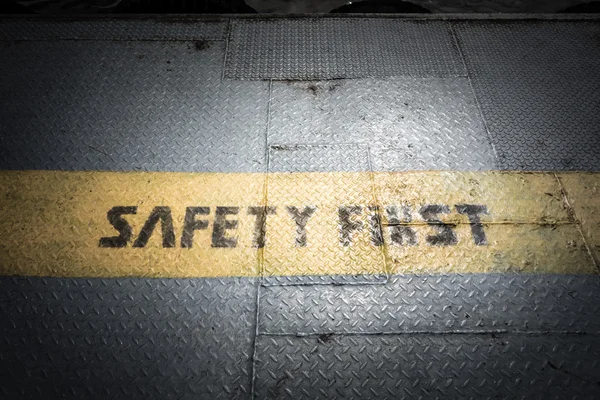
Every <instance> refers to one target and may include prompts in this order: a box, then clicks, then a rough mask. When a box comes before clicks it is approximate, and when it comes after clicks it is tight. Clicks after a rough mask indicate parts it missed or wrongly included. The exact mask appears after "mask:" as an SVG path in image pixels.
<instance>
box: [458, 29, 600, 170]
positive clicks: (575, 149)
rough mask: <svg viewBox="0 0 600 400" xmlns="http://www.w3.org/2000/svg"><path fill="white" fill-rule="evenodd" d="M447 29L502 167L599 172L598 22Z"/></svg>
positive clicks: (599, 62) (599, 35) (599, 93)
mask: <svg viewBox="0 0 600 400" xmlns="http://www.w3.org/2000/svg"><path fill="white" fill-rule="evenodd" d="M455 30H456V33H457V38H458V41H459V43H460V46H461V48H462V50H463V55H464V58H465V61H466V64H467V69H468V71H469V76H470V78H471V79H472V82H473V86H474V89H475V93H476V95H477V98H478V100H479V104H480V105H481V109H482V112H483V116H484V118H485V120H486V122H487V126H488V128H489V131H490V133H491V136H492V139H493V143H494V145H495V147H496V150H497V153H498V163H499V166H500V167H501V168H502V169H509V170H521V169H526V170H599V169H600V157H598V154H599V153H600V130H599V128H598V127H599V126H600V74H598V71H599V70H600V46H598V40H599V38H600V24H598V23H597V22H577V23H576V22H552V23H543V22H511V21H501V22H492V21H490V22H486V23H482V22H472V23H461V24H457V25H456V26H455Z"/></svg>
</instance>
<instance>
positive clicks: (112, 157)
mask: <svg viewBox="0 0 600 400" xmlns="http://www.w3.org/2000/svg"><path fill="white" fill-rule="evenodd" d="M196 44H197V43H195V42H134V43H131V42H82V41H61V42H11V43H5V44H4V45H0V104H2V110H1V111H0V131H2V136H1V137H0V168H2V169H66V170H90V169H96V170H154V171H211V172H219V171H223V172H235V171H240V172H266V159H265V152H266V148H265V139H264V137H265V132H266V123H267V103H268V96H269V93H268V92H269V89H268V83H267V82H239V81H222V80H221V74H222V65H223V59H224V55H225V54H224V50H225V45H224V44H223V43H221V42H211V43H204V44H202V46H197V45H196Z"/></svg>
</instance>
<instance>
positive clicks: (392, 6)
mask: <svg viewBox="0 0 600 400" xmlns="http://www.w3.org/2000/svg"><path fill="white" fill-rule="evenodd" d="M331 12H332V13H335V14H352V13H356V14H370V13H378V14H388V13H391V14H405V13H408V14H413V13H414V14H429V13H431V11H429V10H428V9H426V8H425V7H421V6H419V5H417V4H413V3H409V2H407V1H391V0H372V1H359V2H356V3H352V4H346V5H345V6H342V7H339V8H336V9H334V10H332V11H331Z"/></svg>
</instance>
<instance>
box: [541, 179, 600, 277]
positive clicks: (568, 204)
mask: <svg viewBox="0 0 600 400" xmlns="http://www.w3.org/2000/svg"><path fill="white" fill-rule="evenodd" d="M553 175H554V177H555V178H556V181H557V182H558V185H559V186H560V190H561V193H562V196H563V202H564V205H565V207H566V208H567V210H568V213H569V215H570V216H571V217H572V218H573V219H574V220H575V226H576V227H577V231H578V232H579V235H580V236H581V240H582V241H583V244H584V245H585V248H586V249H587V252H588V254H589V255H590V258H591V259H592V262H593V263H594V266H595V267H596V269H597V270H598V272H600V266H599V265H598V260H597V259H596V256H595V254H594V252H592V249H591V248H590V245H589V243H588V240H587V238H586V237H585V234H584V233H583V229H582V228H581V219H580V218H579V217H578V216H577V212H576V211H575V208H573V206H571V202H570V201H569V193H568V192H567V189H566V188H565V185H564V183H563V181H562V180H561V179H560V176H558V174H556V173H554V174H553Z"/></svg>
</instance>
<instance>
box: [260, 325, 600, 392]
mask: <svg viewBox="0 0 600 400" xmlns="http://www.w3.org/2000/svg"><path fill="white" fill-rule="evenodd" d="M599 356H600V343H599V342H598V340H596V339H595V338H592V337H585V336H582V337H579V336H576V337H570V336H566V337H565V336H554V337H545V336H514V335H497V334H486V335H458V336H441V335H426V336H421V335H416V336H410V335H409V336H393V337H388V336H329V335H322V336H313V337H309V338H294V337H261V338H260V340H259V342H258V351H257V371H258V376H257V380H258V384H257V388H258V392H257V397H258V398H290V399H291V398H293V399H361V398H378V399H459V398H460V399H495V398H506V397H511V398H527V399H556V400H560V399H565V398H577V397H579V396H581V397H585V398H594V397H597V396H598V395H600V386H599V385H598V357H599Z"/></svg>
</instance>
